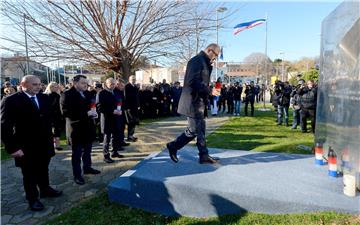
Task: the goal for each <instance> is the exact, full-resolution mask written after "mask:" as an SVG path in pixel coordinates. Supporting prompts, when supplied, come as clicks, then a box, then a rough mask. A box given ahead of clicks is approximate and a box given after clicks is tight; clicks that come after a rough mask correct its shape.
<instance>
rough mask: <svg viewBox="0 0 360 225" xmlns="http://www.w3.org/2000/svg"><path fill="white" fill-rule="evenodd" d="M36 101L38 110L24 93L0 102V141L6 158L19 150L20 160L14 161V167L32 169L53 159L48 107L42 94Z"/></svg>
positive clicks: (49, 104) (50, 113)
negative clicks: (27, 166) (28, 167)
mask: <svg viewBox="0 0 360 225" xmlns="http://www.w3.org/2000/svg"><path fill="white" fill-rule="evenodd" d="M36 97H37V99H38V102H39V107H40V108H38V107H37V106H36V105H34V103H33V102H32V101H31V99H30V98H29V97H28V96H27V95H26V94H25V93H24V92H18V93H15V94H13V95H10V96H8V97H5V98H4V99H3V100H2V102H1V140H2V142H3V143H4V146H5V150H6V151H7V152H8V153H9V154H12V153H14V152H16V151H18V150H19V149H21V150H22V151H23V152H24V156H23V157H19V158H15V165H16V166H20V167H21V166H25V165H30V166H31V165H36V164H37V163H42V162H46V160H49V158H51V157H52V156H54V155H55V151H54V144H53V135H52V130H51V123H52V117H51V115H52V108H51V103H50V101H49V97H48V96H47V95H45V94H37V95H36Z"/></svg>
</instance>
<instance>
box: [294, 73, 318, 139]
mask: <svg viewBox="0 0 360 225" xmlns="http://www.w3.org/2000/svg"><path fill="white" fill-rule="evenodd" d="M297 93H298V94H299V96H300V107H301V111H300V118H301V123H300V125H301V132H303V133H306V132H307V127H306V124H307V122H306V119H307V118H310V120H311V132H312V133H315V122H316V121H315V119H316V103H317V87H316V86H315V84H314V81H313V80H309V81H308V82H307V86H306V87H305V86H302V87H301V88H300V89H299V90H298V92H297Z"/></svg>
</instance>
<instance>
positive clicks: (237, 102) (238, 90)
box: [233, 82, 243, 116]
mask: <svg viewBox="0 0 360 225" xmlns="http://www.w3.org/2000/svg"><path fill="white" fill-rule="evenodd" d="M242 91H243V87H242V86H241V85H240V84H239V82H236V83H235V86H234V88H233V96H234V108H235V112H234V116H240V112H241V94H242Z"/></svg>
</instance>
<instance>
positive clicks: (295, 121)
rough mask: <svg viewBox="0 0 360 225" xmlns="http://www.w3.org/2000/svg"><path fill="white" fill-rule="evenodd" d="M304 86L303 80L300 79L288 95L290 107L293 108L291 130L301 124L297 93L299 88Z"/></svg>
mask: <svg viewBox="0 0 360 225" xmlns="http://www.w3.org/2000/svg"><path fill="white" fill-rule="evenodd" d="M304 84H305V80H303V79H300V80H299V82H298V85H297V86H295V87H294V88H293V90H292V92H291V94H290V97H291V100H290V103H291V106H292V108H293V123H292V127H291V129H296V128H297V126H298V125H300V124H301V122H300V96H299V94H298V93H297V92H298V91H299V89H300V87H303V86H304Z"/></svg>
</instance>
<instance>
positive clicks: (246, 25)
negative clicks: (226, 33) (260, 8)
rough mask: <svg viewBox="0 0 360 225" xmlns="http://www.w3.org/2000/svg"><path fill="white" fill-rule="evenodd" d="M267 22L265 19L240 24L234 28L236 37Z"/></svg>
mask: <svg viewBox="0 0 360 225" xmlns="http://www.w3.org/2000/svg"><path fill="white" fill-rule="evenodd" d="M265 21H266V20H265V19H258V20H253V21H250V22H245V23H239V24H238V25H236V26H235V27H234V35H237V34H238V33H239V32H240V31H243V30H246V29H249V28H252V27H255V26H257V25H260V24H263V23H265Z"/></svg>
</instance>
